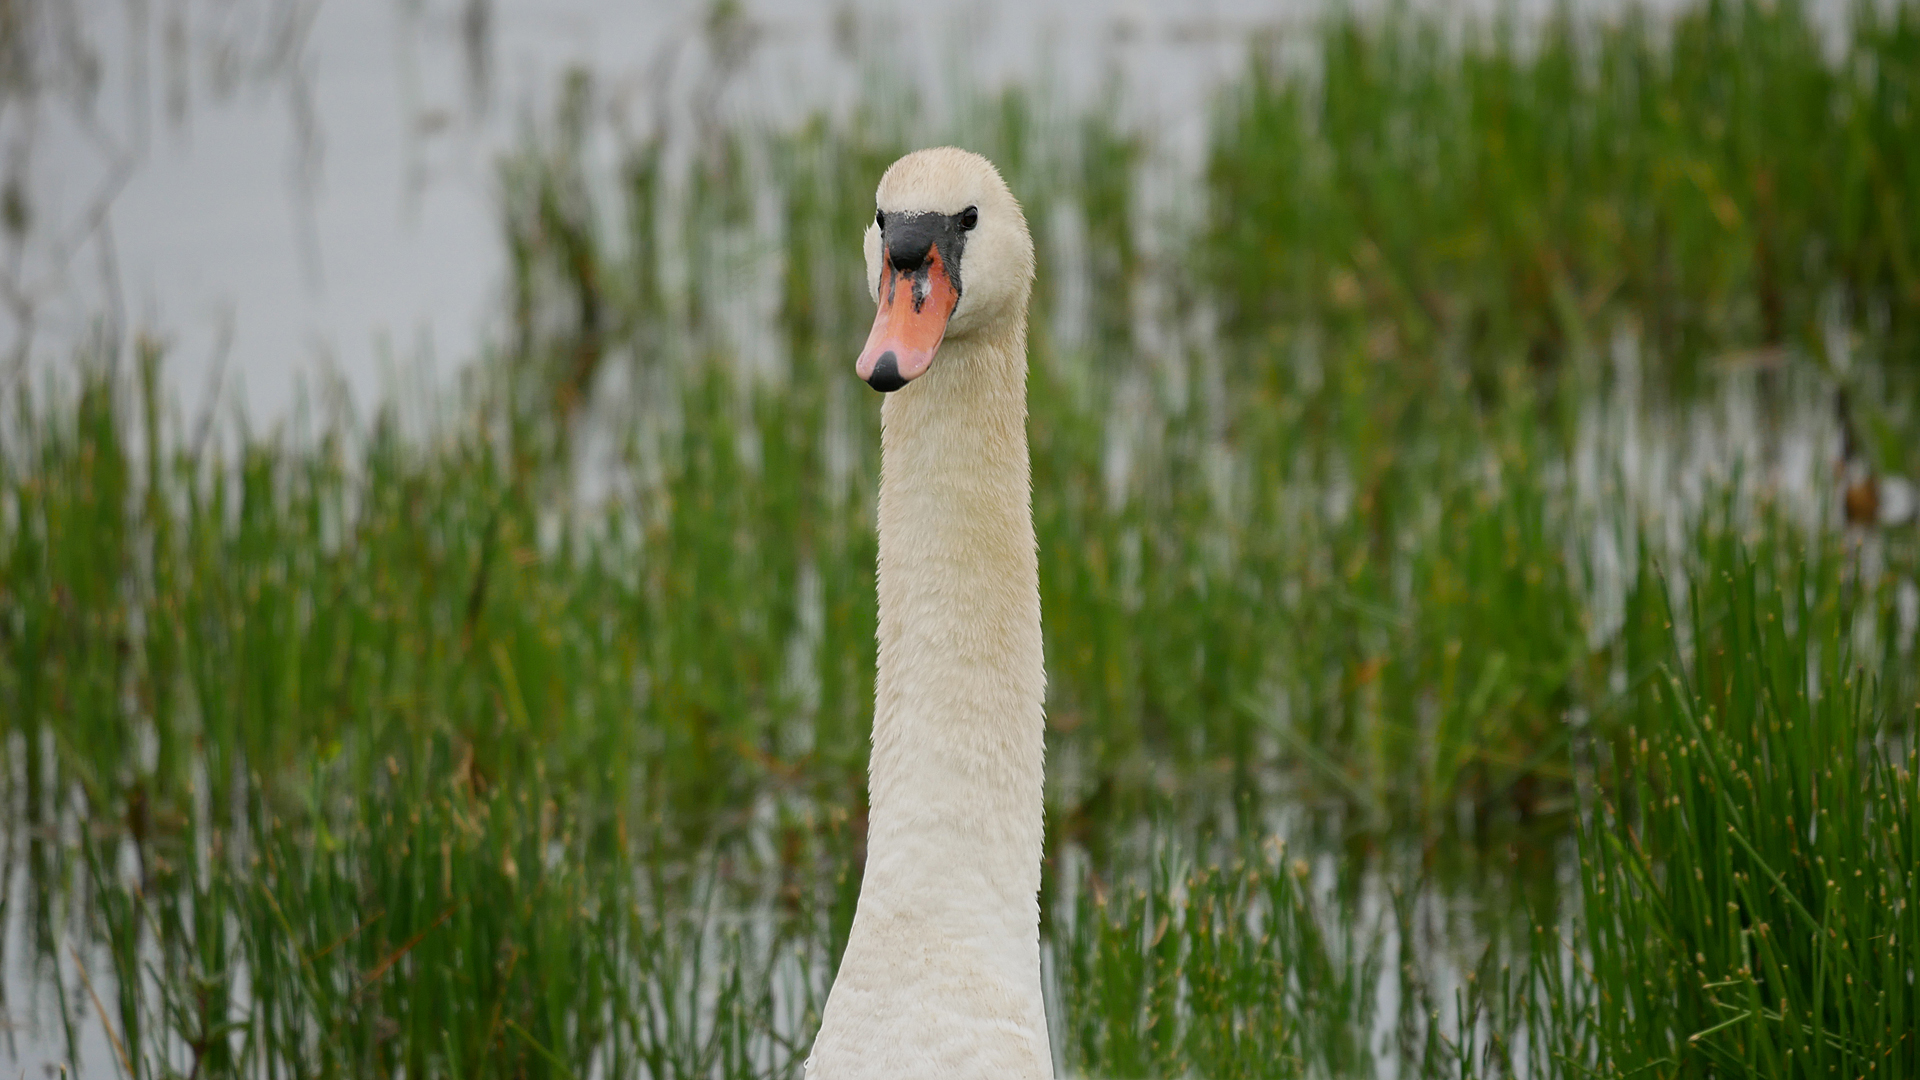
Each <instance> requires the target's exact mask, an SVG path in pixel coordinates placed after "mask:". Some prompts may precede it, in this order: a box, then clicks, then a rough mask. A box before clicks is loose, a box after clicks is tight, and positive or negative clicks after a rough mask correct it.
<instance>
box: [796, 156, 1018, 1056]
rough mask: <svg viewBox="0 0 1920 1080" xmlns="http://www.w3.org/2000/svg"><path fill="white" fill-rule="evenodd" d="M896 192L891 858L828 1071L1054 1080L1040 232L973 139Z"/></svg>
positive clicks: (857, 940) (884, 196)
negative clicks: (1044, 905)
mask: <svg viewBox="0 0 1920 1080" xmlns="http://www.w3.org/2000/svg"><path fill="white" fill-rule="evenodd" d="M876 201H877V202H878V204H879V209H878V213H877V214H876V220H875V223H874V224H872V225H870V226H868V228H867V235H866V254H867V284H868V287H869V289H870V291H871V292H872V293H873V294H874V297H875V300H876V302H877V303H878V304H879V313H878V316H877V317H876V318H875V320H874V325H873V333H872V334H871V335H870V336H869V337H868V339H867V345H866V348H865V349H864V350H863V351H862V352H861V354H860V359H859V361H858V363H857V364H856V366H855V370H856V372H857V373H858V374H859V376H860V377H861V378H862V379H865V380H866V381H867V382H868V383H870V384H872V385H873V386H874V388H875V389H878V390H881V391H897V392H894V393H891V394H890V395H889V397H888V398H887V400H886V402H885V403H884V404H883V405H882V407H881V410H880V419H881V451H880V580H879V591H880V622H879V638H880V655H879V676H878V685H877V687H876V694H875V698H876V700H875V705H874V717H873V759H872V764H871V766H870V769H869V775H868V784H869V789H870V798H869V806H870V812H869V817H868V832H867V866H866V875H865V877H864V878H863V879H862V881H861V885H860V902H859V906H858V908H857V909H856V910H855V912H854V916H853V930H852V934H851V936H850V937H849V939H848V941H847V951H846V955H845V956H843V957H842V958H841V961H840V970H839V973H838V975H837V976H836V977H835V979H834V983H833V989H832V990H831V991H830V992H829V994H828V996H827V1005H826V1009H825V1013H824V1015H823V1017H822V1018H821V1024H820V1033H819V1035H818V1037H817V1038H816V1039H815V1040H814V1045H813V1053H812V1055H811V1057H809V1058H808V1061H807V1066H806V1073H807V1076H808V1077H809V1078H810V1080H866V1078H875V1080H877V1078H881V1077H884V1078H886V1080H959V1078H965V1077H982V1078H985V1077H992V1078H994V1080H1015V1078H1019V1080H1028V1078H1034V1077H1051V1076H1052V1075H1053V1056H1052V1052H1051V1050H1050V1049H1049V1046H1048V1041H1047V1018H1046V1010H1045V1006H1044V1004H1043V1003H1042V999H1041V992H1040V938H1039V902H1038V892H1039V888H1040V855H1041V831H1042V822H1041V815H1042V793H1041V778H1042V758H1043V756H1044V754H1045V742H1044V737H1043V736H1044V733H1043V717H1042V715H1041V707H1042V699H1043V697H1044V695H1045V690H1046V671H1045V667H1044V665H1043V663H1042V659H1041V653H1040V590H1039V572H1038V564H1037V557H1036V553H1035V548H1034V533H1033V510H1032V501H1031V487H1032V480H1031V475H1030V472H1029V467H1028V461H1027V429H1026V419H1027V367H1026V359H1027V357H1026V354H1027V300H1028V297H1029V295H1030V294H1031V292H1032V286H1033V241H1032V239H1031V238H1030V237H1029V236H1028V233H1027V224H1026V218H1025V217H1024V215H1022V213H1021V211H1020V204H1019V203H1018V202H1016V201H1014V198H1013V194H1012V193H1011V192H1010V191H1008V190H1007V185H1006V183H1005V182H1004V181H1003V180H1001V178H1000V173H999V172H998V170H996V169H995V168H994V167H993V165H992V164H991V163H990V162H988V161H987V160H986V159H985V158H983V157H980V156H979V155H977V154H972V153H968V152H966V151H963V150H955V149H951V148H941V149H935V150H921V151H918V152H916V153H912V154H909V155H907V156H906V157H903V158H901V159H900V160H899V161H896V162H894V164H893V166H892V167H891V168H889V169H888V170H887V172H886V175H885V176H883V177H881V178H880V188H879V191H878V193H877V195H876ZM936 350H937V352H938V361H937V362H936V360H935V353H936ZM909 383H911V384H909Z"/></svg>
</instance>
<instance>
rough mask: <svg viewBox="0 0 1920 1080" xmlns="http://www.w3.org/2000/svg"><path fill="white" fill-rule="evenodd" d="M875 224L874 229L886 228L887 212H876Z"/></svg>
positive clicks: (874, 213)
mask: <svg viewBox="0 0 1920 1080" xmlns="http://www.w3.org/2000/svg"><path fill="white" fill-rule="evenodd" d="M873 224H874V227H875V228H878V229H884V228H886V227H887V212H886V211H885V210H875V211H874V212H873Z"/></svg>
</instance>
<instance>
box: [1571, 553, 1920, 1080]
mask: <svg viewBox="0 0 1920 1080" xmlns="http://www.w3.org/2000/svg"><path fill="white" fill-rule="evenodd" d="M1726 555H1727V558H1726V559H1725V560H1724V561H1723V562H1721V563H1720V564H1719V565H1717V566H1715V567H1713V568H1712V570H1711V572H1710V573H1707V574H1700V575H1695V576H1694V577H1693V578H1692V580H1691V582H1690V584H1689V586H1688V587H1687V588H1686V590H1685V592H1684V594H1683V595H1682V597H1680V598H1679V600H1680V602H1679V603H1677V605H1676V606H1675V607H1674V608H1673V609H1671V611H1672V613H1671V614H1669V615H1668V616H1667V617H1668V618H1672V619H1684V620H1687V621H1688V623H1687V625H1688V627H1689V629H1690V635H1689V636H1690V639H1691V642H1690V644H1691V647H1690V648H1688V649H1686V650H1684V651H1682V650H1681V649H1680V648H1679V647H1678V643H1677V642H1675V646H1674V648H1673V649H1672V651H1671V652H1670V654H1669V661H1668V665H1667V666H1666V667H1665V668H1664V671H1663V675H1662V677H1661V678H1660V679H1659V680H1657V681H1655V682H1652V683H1651V684H1649V685H1648V686H1647V688H1646V689H1645V690H1644V691H1643V692H1642V693H1641V694H1640V695H1639V699H1640V703H1639V705H1638V707H1637V710H1636V714H1635V716H1634V717H1633V722H1632V724H1631V725H1630V726H1629V728H1628V729H1627V732H1626V737H1625V740H1624V742H1623V745H1622V747H1621V750H1620V762H1619V771H1620V772H1621V774H1622V781H1623V782H1622V783H1621V784H1620V785H1619V786H1618V787H1617V788H1616V789H1615V790H1613V791H1611V792H1609V793H1606V794H1604V795H1603V796H1602V802H1601V803H1600V805H1599V806H1598V807H1597V808H1596V811H1595V813H1594V815H1593V816H1592V818H1591V819H1590V822H1589V823H1588V825H1587V826H1586V827H1585V828H1583V830H1582V833H1581V857H1582V878H1583V881H1584V889H1585V892H1586V902H1585V905H1584V907H1585V910H1586V913H1587V914H1586V920H1587V927H1588V936H1587V939H1586V943H1585V944H1586V947H1587V949H1588V952H1589V956H1590V960H1591V963H1592V968H1593V979H1594V981H1595V983H1596V992H1595V993H1594V994H1593V995H1592V998H1591V1001H1590V1005H1589V1007H1590V1008H1591V1009H1592V1010H1593V1030H1594V1035H1595V1044H1594V1052H1593V1055H1592V1058H1591V1060H1593V1061H1594V1062H1595V1065H1596V1067H1598V1068H1600V1069H1602V1071H1603V1072H1606V1073H1607V1074H1609V1075H1626V1074H1633V1073H1636V1072H1647V1073H1649V1074H1651V1075H1663V1076H1700V1075H1764V1076H1826V1075H1830V1074H1835V1073H1844V1074H1847V1075H1876V1074H1878V1075H1890V1076H1899V1075H1904V1074H1906V1073H1908V1072H1911V1071H1913V1069H1914V1067H1915V1060H1916V1059H1915V1055H1916V1053H1920V1047H1917V1046H1916V1045H1915V1042H1914V1039H1915V1033H1916V1031H1920V1001H1916V998H1915V995H1914V991H1913V986H1912V972H1913V971H1914V970H1916V966H1917V965H1920V946H1916V945H1915V943H1914V942H1915V939H1914V937H1913V934H1914V932H1915V929H1916V923H1915V915H1914V888H1915V886H1916V881H1915V877H1914V868H1915V866H1916V865H1920V863H1917V862H1916V859H1915V851H1914V848H1913V841H1912V831H1913V827H1914V814H1915V806H1914V791H1915V785H1914V779H1913V777H1914V768H1915V762H1914V758H1913V750H1912V731H1913V728H1912V726H1911V724H1912V720H1913V717H1914V712H1913V706H1912V704H1911V697H1910V690H1911V687H1910V684H1909V685H1902V686H1901V688H1900V690H1898V691H1896V692H1894V693H1889V692H1888V691H1889V689H1890V686H1889V684H1890V683H1892V684H1893V685H1900V684H1901V683H1903V682H1904V680H1892V679H1883V678H1881V677H1880V676H1879V675H1877V674H1876V673H1875V669H1873V668H1871V667H1866V666H1862V664H1861V661H1862V660H1863V659H1864V658H1862V657H1860V656H1858V655H1857V654H1855V652H1854V651H1853V649H1852V648H1851V647H1850V645H1849V640H1850V639H1849V637H1848V635H1847V634H1846V633H1845V632H1844V631H1845V629H1846V626H1847V624H1848V623H1849V622H1850V621H1851V619H1852V617H1853V616H1854V613H1853V612H1851V611H1849V610H1848V605H1846V603H1845V602H1844V600H1843V599H1842V598H1841V597H1840V596H1839V595H1838V594H1837V593H1836V592H1834V591H1829V590H1822V589H1818V588H1816V587H1815V585H1814V582H1815V580H1816V579H1817V577H1818V576H1820V575H1821V574H1822V573H1823V572H1827V573H1831V572H1832V571H1833V570H1834V569H1835V567H1834V566H1833V565H1832V564H1831V563H1829V564H1828V565H1825V566H1822V565H1821V564H1820V561H1818V560H1808V561H1804V562H1801V563H1800V564H1799V565H1798V566H1797V567H1795V568H1791V569H1789V568H1788V567H1787V566H1785V565H1783V564H1782V563H1780V562H1778V561H1774V560H1768V559H1766V558H1765V557H1764V556H1762V557H1759V558H1756V557H1755V556H1754V555H1753V554H1751V553H1748V552H1746V551H1744V550H1742V549H1741V548H1740V547H1738V546H1734V545H1729V547H1728V549H1727V550H1726Z"/></svg>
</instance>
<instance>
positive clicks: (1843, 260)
mask: <svg viewBox="0 0 1920 1080" xmlns="http://www.w3.org/2000/svg"><path fill="white" fill-rule="evenodd" d="M1840 22H1841V26H1842V28H1841V29H1840V31H1839V34H1840V35H1841V36H1842V38H1843V39H1844V46H1843V48H1842V50H1841V52H1840V55H1839V57H1838V58H1837V59H1836V58H1835V57H1834V56H1832V55H1830V53H1831V50H1829V49H1828V48H1827V47H1826V44H1825V38H1826V37H1827V35H1826V34H1825V33H1824V32H1823V30H1822V28H1821V27H1820V25H1818V24H1817V23H1816V20H1815V18H1814V15H1813V13H1812V11H1811V9H1810V8H1809V6H1808V5H1804V4H1800V3H1794V2H1788V3H1767V4H1761V3H1747V2H1741V0H1712V2H1706V3H1699V4H1691V5H1686V6H1684V7H1682V8H1681V9H1680V10H1679V11H1677V12H1676V13H1674V15H1673V16H1672V18H1671V19H1668V18H1664V17H1656V16H1654V15H1651V14H1649V13H1647V12H1645V11H1643V10H1641V9H1639V8H1631V7H1630V8H1628V9H1627V10H1626V11H1625V12H1624V13H1622V14H1621V15H1620V16H1618V17H1616V18H1608V19H1601V18H1593V17H1588V16H1584V15H1582V14H1581V13H1579V12H1577V11H1576V10H1575V9H1574V8H1573V7H1571V6H1567V5H1563V6H1561V7H1560V8H1558V9H1557V11H1556V12H1555V13H1554V14H1552V15H1550V16H1548V17H1546V18H1545V19H1544V20H1542V21H1541V22H1539V23H1538V24H1533V23H1528V24H1526V25H1524V26H1523V25H1522V21H1521V20H1519V19H1517V18H1513V17H1502V18H1496V19H1494V20H1492V21H1491V22H1490V23H1487V24H1484V25H1479V26H1469V27H1467V28H1466V29H1464V30H1458V31H1457V32H1456V31H1453V30H1450V28H1447V27H1443V26H1442V25H1441V23H1440V22H1439V21H1438V20H1436V19H1432V18H1430V17H1426V16H1422V15H1419V14H1415V13H1413V12H1410V11H1408V10H1405V9H1399V10H1398V11H1397V12H1396V13H1395V14H1393V15H1391V16H1389V17H1387V18H1384V19H1375V18H1367V17H1363V16H1360V15H1355V14H1348V15H1336V16H1333V17H1332V18H1331V19H1330V20H1329V21H1328V22H1327V23H1326V25H1324V26H1323V27H1321V28H1320V29H1318V30H1317V31H1316V32H1314V33H1311V34H1309V35H1307V36H1306V38H1307V39H1306V40H1304V41H1300V40H1295V39H1290V38H1283V39H1280V40H1279V41H1277V42H1276V44H1275V46H1274V48H1273V49H1272V50H1270V52H1268V53H1266V54H1262V55H1257V56H1256V60H1255V63H1254V64H1253V66H1252V69H1251V71H1250V73H1249V76H1248V78H1247V80H1246V81H1245V83H1244V84H1242V85H1241V86H1239V87H1236V88H1234V89H1233V90H1232V91H1231V92H1230V93H1228V94H1227V95H1226V104H1225V108H1224V109H1223V111H1222V113H1221V116H1220V118H1219V120H1218V122H1217V123H1218V126H1217V128H1216V133H1215V136H1214V138H1213V141H1212V146H1211V158H1210V162H1209V166H1208V188H1209V195H1210V212H1211V214H1212V221H1211V225H1210V230H1209V234H1210V239H1209V246H1210V249H1211V253H1212V254H1211V258H1210V266H1211V272H1210V278H1211V280H1212V281H1213V282H1214V284H1215V288H1216V289H1217V290H1218V291H1219V293H1220V295H1221V297H1222V300H1223V301H1224V303H1225V306H1226V312H1227V316H1228V318H1229V319H1230V320H1231V321H1232V322H1233V324H1234V325H1236V326H1238V327H1240V328H1241V329H1242V331H1243V332H1252V333H1257V332H1259V331H1261V330H1262V329H1264V328H1266V327H1269V326H1272V325H1274V324H1276V323H1277V324H1281V325H1285V324H1288V323H1293V322H1301V321H1320V322H1333V323H1341V322H1345V323H1354V322H1359V321H1377V322H1379V323H1382V324H1385V325H1389V326H1391V327H1393V328H1394V330H1395V331H1396V332H1397V333H1399V334H1400V335H1401V336H1402V337H1403V338H1404V339H1405V340H1408V341H1410V342H1414V343H1417V344H1420V345H1428V344H1431V343H1435V342H1439V341H1445V340H1449V339H1460V340H1464V341H1466V342H1468V343H1469V345H1470V353H1469V359H1470V362H1481V361H1486V360H1493V359H1495V358H1497V357H1499V356H1501V355H1502V354H1505V353H1519V354H1521V355H1526V356H1529V357H1531V358H1533V359H1534V360H1535V361H1536V362H1540V363H1543V364H1548V365H1551V364H1552V363H1554V362H1557V361H1559V360H1561V359H1563V358H1565V357H1566V356H1567V355H1568V353H1569V352H1570V351H1572V350H1575V349H1577V348H1579V347H1580V346H1581V344H1582V342H1583V341H1584V340H1585V339H1586V337H1587V336H1588V332H1589V331H1588V327H1589V326H1590V325H1591V323H1592V322H1593V320H1594V319H1595V318H1596V316H1600V315H1622V314H1625V315H1631V316H1632V317H1634V318H1637V319H1639V320H1641V322H1642V324H1643V326H1644V328H1645V331H1646V341H1647V345H1648V347H1649V349H1650V350H1651V352H1652V353H1653V354H1655V355H1656V356H1657V357H1659V359H1660V362H1661V363H1662V364H1665V365H1668V366H1670V367H1672V368H1673V369H1674V370H1675V371H1676V372H1678V373H1680V374H1682V375H1685V374H1686V373H1688V372H1690V371H1692V370H1693V369H1695V368H1696V367H1697V365H1698V363H1699V361H1700V360H1701V359H1702V358H1703V357H1710V356H1712V355H1714V354H1715V353H1718V352H1722V351H1727V350H1731V349H1746V348H1754V347H1759V346H1781V345H1795V346H1804V347H1808V348H1812V349H1818V348H1819V347H1820V339H1821V337H1822V334H1823V333H1824V331H1825V329H1826V325H1827V324H1826V320H1828V319H1829V318H1830V317H1831V316H1832V314H1833V313H1834V312H1835V311H1836V310H1838V311H1841V312H1844V313H1845V314H1844V315H1843V318H1845V319H1847V320H1848V321H1849V322H1852V321H1854V320H1865V321H1870V322H1871V323H1872V325H1873V326H1874V327H1875V331H1876V333H1880V334H1885V335H1888V336H1889V337H1890V338H1891V339H1892V340H1894V341H1897V342H1903V343H1905V342H1910V341H1911V340H1912V335H1913V333H1914V332H1915V317H1916V313H1920V291H1916V289H1920V278H1916V276H1915V273H1916V271H1915V268H1916V267H1920V259H1916V249H1915V247H1914V245H1915V243H1916V242H1920V241H1916V237H1920V228H1916V221H1915V219H1914V216H1913V214H1914V211H1913V206H1912V200H1910V199H1907V198H1905V197H1904V192H1906V191H1909V190H1911V189H1912V188H1913V187H1914V186H1915V183H1916V175H1920V174H1916V169H1920V159H1916V158H1915V156H1914V150H1913V147H1915V146H1916V145H1920V138H1916V131H1915V125H1916V124H1920V119H1916V116H1920V114H1916V113H1915V111H1914V109H1913V107H1912V100H1911V99H1912V95H1913V92H1914V91H1913V88H1914V86H1915V79H1916V72H1920V67H1916V65H1920V20H1917V19H1916V16H1915V12H1914V9H1913V8H1912V6H1911V5H1906V4H1893V5H1881V4H1873V3H1860V4H1854V5H1851V6H1849V7H1848V8H1847V9H1846V10H1845V12H1844V14H1843V16H1842V17H1841V19H1840ZM1836 305H1837V309H1836Z"/></svg>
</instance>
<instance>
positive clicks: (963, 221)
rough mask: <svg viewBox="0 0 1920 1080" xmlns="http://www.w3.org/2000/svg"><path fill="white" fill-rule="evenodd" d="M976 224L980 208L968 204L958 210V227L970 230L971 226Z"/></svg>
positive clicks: (978, 222)
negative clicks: (963, 208)
mask: <svg viewBox="0 0 1920 1080" xmlns="http://www.w3.org/2000/svg"><path fill="white" fill-rule="evenodd" d="M978 224H980V208H979V207H977V206H969V207H967V208H966V209H965V210H962V211H960V227H961V228H963V229H966V230H968V231H969V232H971V231H972V230H973V227H974V226H975V225H978Z"/></svg>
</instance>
